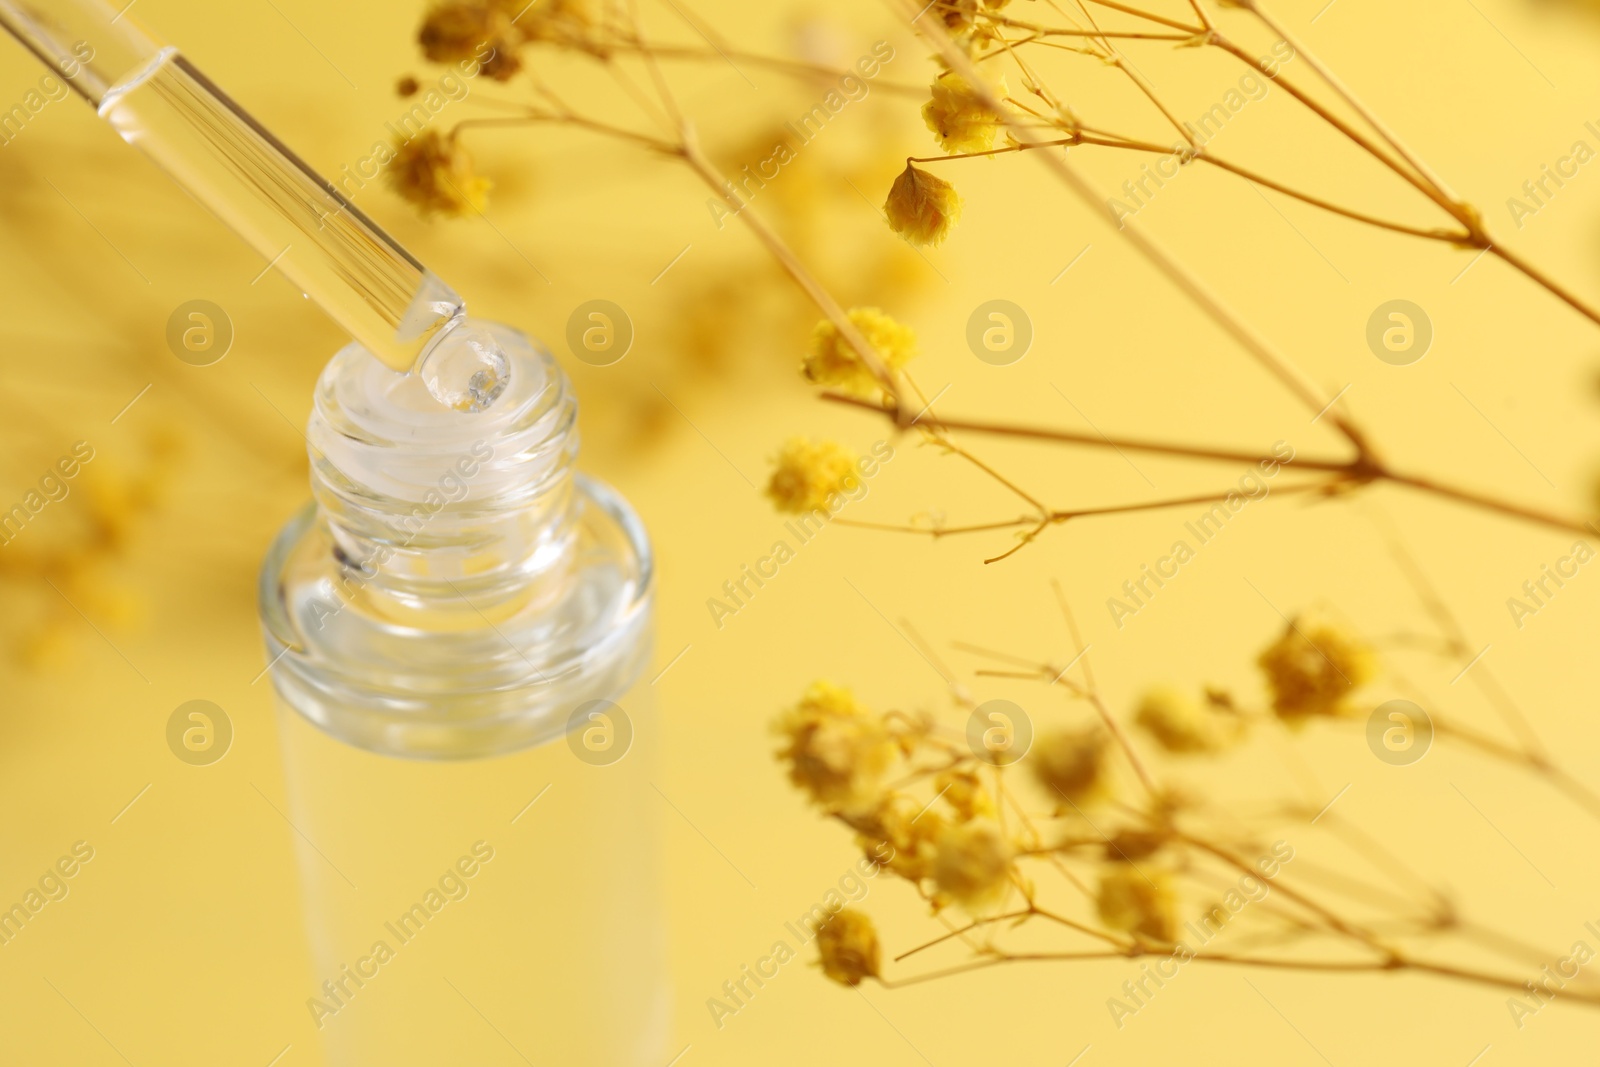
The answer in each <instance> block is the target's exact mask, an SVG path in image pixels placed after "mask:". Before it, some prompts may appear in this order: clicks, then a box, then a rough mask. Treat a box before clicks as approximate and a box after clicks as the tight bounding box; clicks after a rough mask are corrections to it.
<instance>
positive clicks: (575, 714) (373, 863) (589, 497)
mask: <svg viewBox="0 0 1600 1067" xmlns="http://www.w3.org/2000/svg"><path fill="white" fill-rule="evenodd" d="M480 325H483V327H484V328H485V329H488V330H489V331H490V332H491V333H492V334H493V335H494V336H495V339H496V340H497V341H498V343H499V344H500V345H501V347H502V348H503V349H504V351H505V352H506V353H507V354H508V356H509V359H510V365H511V374H510V384H509V386H508V387H507V389H506V391H505V393H504V395H502V396H501V397H500V398H499V400H498V401H497V402H496V403H495V404H494V405H493V406H492V407H490V408H489V409H488V410H487V411H484V412H480V413H478V414H472V415H467V414H462V413H459V412H454V411H449V410H447V409H444V408H442V407H440V406H439V405H438V404H437V403H436V402H435V401H434V400H433V399H432V398H431V397H430V396H429V395H428V394H427V391H426V389H425V388H424V386H423V384H422V383H421V382H419V381H418V380H417V378H416V376H414V375H412V376H402V375H397V374H395V373H393V372H392V371H390V370H388V369H386V368H384V367H383V366H381V365H380V364H379V363H377V362H376V361H374V360H372V359H371V358H370V356H368V355H367V353H366V352H365V351H364V350H363V349H361V348H360V347H358V346H356V345H351V346H349V347H348V348H346V349H345V350H344V351H342V352H340V353H339V355H337V356H336V357H335V358H334V359H333V361H332V362H331V363H330V364H329V365H328V368H327V369H326V370H325V371H324V373H323V375H322V378H321V380H320V381H319V383H318V387H317V393H316V403H315V408H314V410H313V413H312V416H311V420H310V425H309V428H308V431H307V439H308V441H309V447H310V453H311V483H312V490H313V497H314V501H315V502H314V504H313V505H312V506H310V507H308V508H307V509H306V510H305V511H303V512H302V513H300V514H299V515H298V516H297V517H296V518H295V519H294V520H293V521H291V522H290V523H289V524H288V526H286V527H285V529H284V530H283V531H282V533H281V534H280V535H279V536H278V538H277V540H276V542H275V543H274V545H273V547H272V549H271V551H270V553H269V554H268V557H267V560H266V564H265V566H264V568H263V571H262V576H261V587H260V596H261V600H260V607H261V617H262V623H263V627H264V629H265V633H266V643H267V653H268V656H269V658H270V662H271V674H272V679H273V682H274V685H275V687H276V689H277V692H278V695H279V704H280V722H281V737H282V741H283V752H284V762H285V778H286V782H287V792H288V803H287V809H286V811H285V812H284V814H285V815H286V817H287V818H288V820H289V821H290V822H291V823H292V824H293V826H294V827H295V830H296V834H297V837H296V847H297V849H298V854H299V859H300V865H301V875H302V883H303V886H304V890H305V899H306V910H307V922H308V926H309V934H310V939H311V949H312V957H313V960H314V966H315V968H316V973H315V975H314V976H312V977H310V978H308V981H307V990H306V993H307V997H306V1009H307V1012H308V1015H309V1017H310V1018H311V1019H312V1020H313V1021H314V1023H315V1025H316V1028H317V1030H318V1031H319V1036H320V1037H321V1039H322V1041H323V1044H324V1048H325V1051H326V1053H327V1056H328V1062H329V1063H330V1064H334V1065H337V1067H345V1065H354V1064H363V1065H365V1064H373V1065H382V1067H405V1065H409V1064H424V1063H426V1064H438V1063H473V1062H500V1061H501V1060H504V1059H505V1058H506V1057H507V1056H508V1050H507V1046H510V1048H511V1049H513V1050H515V1051H516V1053H517V1054H518V1055H521V1056H522V1057H523V1058H525V1059H527V1060H529V1061H530V1062H539V1063H562V1064H571V1065H584V1064H596V1065H601V1064H604V1065H607V1067H613V1065H632V1064H650V1065H653V1067H659V1064H660V1063H661V1062H664V1059H665V1057H664V1056H663V1055H662V1053H663V1052H664V1051H665V1048H664V1042H665V1037H666V1034H665V1031H666V1027H667V1025H668V1003H667V997H666V992H667V989H666V980H665V964H664V940H665V938H664V932H663V929H662V925H661V921H660V906H659V897H658V885H659V883H658V879H657V873H656V868H657V864H656V857H655V835H654V833H653V832H652V825H653V815H654V806H653V805H651V804H650V803H649V801H650V797H649V796H648V795H647V794H648V791H649V771H648V765H649V757H650V751H649V749H650V748H651V745H650V741H651V739H652V738H653V736H654V733H655V731H654V729H653V725H654V723H653V710H652V709H651V708H650V707H649V706H648V701H647V700H645V699H644V698H643V697H642V696H641V695H640V693H639V691H638V690H640V689H647V688H648V687H638V686H636V685H635V683H636V681H637V679H638V677H639V674H640V672H641V671H642V669H643V666H644V664H645V663H646V662H647V661H648V657H649V654H650V636H651V590H652V581H651V568H652V563H651V557H650V549H649V545H648V542H647V539H646V536H645V533H644V531H643V529H642V527H641V526H640V524H639V521H638V519H637V518H636V516H635V515H634V514H633V512H632V511H631V510H630V509H629V507H628V505H627V504H626V503H625V502H624V501H623V500H622V499H621V498H620V497H618V496H617V495H616V494H615V493H613V492H612V491H611V490H609V489H608V488H606V487H605V486H603V485H600V484H599V483H597V482H594V481H591V480H589V479H586V478H583V477H582V476H579V475H577V474H576V473H575V471H574V466H573V464H574V460H575V458H576V453H577V434H576V429H575V416H576V403H575V400H574V398H573V396H572V393H571V390H570V387H569V384H568V382H567V380H566V377H565V375H564V374H563V373H562V371H561V370H560V368H559V367H558V366H557V365H556V364H555V362H554V361H553V360H552V359H551V358H550V357H549V355H548V354H547V353H545V352H543V351H541V350H539V349H537V348H535V347H534V346H533V345H532V344H531V343H530V342H529V341H528V340H527V339H526V338H525V337H523V336H522V335H520V334H518V333H517V332H516V331H514V330H510V329H508V328H504V327H498V326H491V325H486V324H480Z"/></svg>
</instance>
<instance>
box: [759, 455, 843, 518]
mask: <svg viewBox="0 0 1600 1067" xmlns="http://www.w3.org/2000/svg"><path fill="white" fill-rule="evenodd" d="M856 463H857V458H856V454H855V453H854V452H851V451H850V450H849V449H848V448H845V447H844V446H843V445H841V444H838V443H836V442H833V441H817V442H815V443H813V442H812V441H811V439H810V438H807V437H791V438H789V440H788V441H787V442H785V443H784V446H783V448H782V449H781V450H780V451H779V452H778V455H777V457H776V458H775V459H774V460H773V461H772V477H771V478H769V479H768V480H767V499H769V500H771V501H772V503H773V506H775V507H776V508H777V509H778V510H779V511H784V512H788V513H790V514H794V515H803V514H805V513H807V512H810V511H819V510H820V511H826V512H828V513H829V514H832V513H833V512H835V511H837V510H839V509H838V508H837V507H833V506H830V505H832V504H834V503H836V502H837V501H838V500H839V499H840V498H841V497H843V496H844V495H846V494H848V493H851V492H853V491H854V490H855V489H856V487H857V486H859V485H861V475H860V473H859V472H858V471H857V470H856Z"/></svg>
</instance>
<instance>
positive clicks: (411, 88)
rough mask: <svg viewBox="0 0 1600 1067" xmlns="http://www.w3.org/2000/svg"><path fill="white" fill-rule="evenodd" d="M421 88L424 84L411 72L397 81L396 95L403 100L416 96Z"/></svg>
mask: <svg viewBox="0 0 1600 1067" xmlns="http://www.w3.org/2000/svg"><path fill="white" fill-rule="evenodd" d="M421 89H422V84H421V83H420V82H418V81H417V79H416V78H415V77H413V76H412V75H410V74H407V75H406V76H405V77H403V78H401V79H400V80H399V81H397V82H395V85H394V91H395V95H397V96H399V97H400V98H401V99H402V100H404V99H406V98H407V97H412V96H416V95H417V93H418V92H419V91H420V90H421Z"/></svg>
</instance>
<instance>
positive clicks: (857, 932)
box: [817, 908, 880, 986]
mask: <svg viewBox="0 0 1600 1067" xmlns="http://www.w3.org/2000/svg"><path fill="white" fill-rule="evenodd" d="M817 949H818V951H820V952H821V953H822V973H823V974H825V975H827V976H828V977H829V978H832V979H833V980H834V981H835V982H838V983H840V984H841V985H847V986H858V985H860V984H861V980H862V979H863V978H877V977H878V960H879V956H880V952H879V948H878V931H877V929H876V928H875V927H874V926H873V925H872V920H871V919H869V918H867V916H866V915H864V914H863V913H861V912H859V911H856V910H855V909H854V908H843V909H841V910H840V911H837V912H835V913H834V915H833V918H831V919H829V920H828V921H827V923H825V924H824V925H823V926H822V928H821V929H819V930H818V931H817Z"/></svg>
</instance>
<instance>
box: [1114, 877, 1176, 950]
mask: <svg viewBox="0 0 1600 1067" xmlns="http://www.w3.org/2000/svg"><path fill="white" fill-rule="evenodd" d="M1095 907H1096V910H1097V911H1098V912H1099V914H1100V921H1101V922H1103V923H1105V924H1106V925H1107V926H1109V927H1111V928H1112V929H1113V930H1122V931H1124V932H1126V933H1130V934H1134V935H1136V936H1138V937H1142V938H1144V939H1145V940H1148V941H1157V942H1160V943H1162V944H1171V943H1172V939H1173V937H1174V936H1175V935H1176V933H1177V929H1178V914H1177V912H1178V909H1177V895H1176V894H1175V893H1174V892H1173V888H1172V875H1171V873H1170V872H1168V871H1166V870H1163V869H1161V868H1159V867H1150V866H1145V867H1139V866H1136V865H1134V864H1132V863H1113V864H1111V865H1109V866H1107V867H1106V869H1105V870H1104V871H1103V872H1101V875H1100V888H1099V891H1098V892H1097V893H1096V894H1095Z"/></svg>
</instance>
